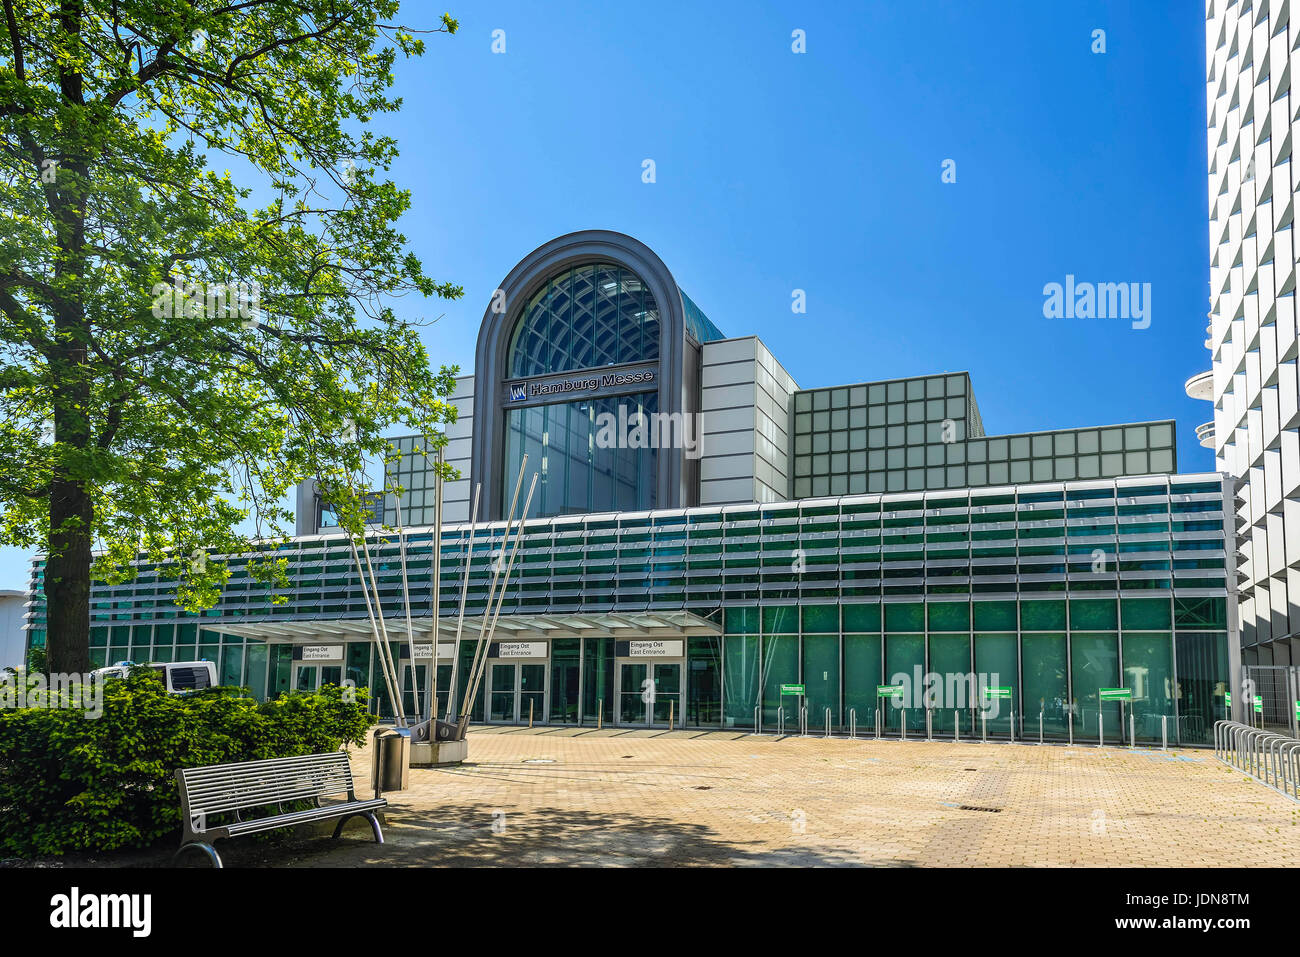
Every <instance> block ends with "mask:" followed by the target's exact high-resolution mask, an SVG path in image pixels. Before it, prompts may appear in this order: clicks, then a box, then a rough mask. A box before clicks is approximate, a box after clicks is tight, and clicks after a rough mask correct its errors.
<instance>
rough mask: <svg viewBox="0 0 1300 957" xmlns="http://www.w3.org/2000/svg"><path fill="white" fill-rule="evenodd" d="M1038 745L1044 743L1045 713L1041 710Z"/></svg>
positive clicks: (1039, 714)
mask: <svg viewBox="0 0 1300 957" xmlns="http://www.w3.org/2000/svg"><path fill="white" fill-rule="evenodd" d="M1038 743H1039V744H1042V743H1043V712H1042V710H1041V709H1040V710H1039V712H1038Z"/></svg>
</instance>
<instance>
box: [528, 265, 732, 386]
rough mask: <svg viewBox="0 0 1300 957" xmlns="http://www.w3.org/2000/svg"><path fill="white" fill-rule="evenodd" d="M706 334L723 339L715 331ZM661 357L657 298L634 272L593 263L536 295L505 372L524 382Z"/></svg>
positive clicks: (558, 278)
mask: <svg viewBox="0 0 1300 957" xmlns="http://www.w3.org/2000/svg"><path fill="white" fill-rule="evenodd" d="M696 311H697V312H698V310H696ZM700 315H701V316H702V315H703V314H702V313H701V314H700ZM703 321H704V322H705V323H706V324H707V323H708V320H707V319H704V320H703ZM708 328H709V329H712V326H711V325H709V326H708ZM706 335H710V336H712V338H721V334H720V333H717V330H716V329H712V332H711V333H707V332H706ZM697 338H698V337H697ZM701 341H705V340H701ZM657 358H659V306H658V303H657V302H655V298H654V296H653V295H651V293H650V291H649V290H648V289H646V288H645V284H644V283H643V282H642V281H641V279H640V277H638V276H637V275H636V274H635V273H633V272H631V271H630V270H628V269H624V268H622V267H620V266H616V265H614V264H612V263H593V264H591V265H587V266H577V267H574V268H571V269H566V270H564V271H563V272H561V273H558V274H557V275H555V276H553V277H551V279H550V280H549V281H548V282H547V283H546V285H544V286H543V287H542V288H541V289H539V290H538V291H537V293H535V294H534V295H533V297H532V299H531V300H529V302H528V304H527V305H526V306H525V307H524V310H523V313H522V316H521V318H520V320H519V324H518V325H517V326H516V327H515V332H514V336H513V338H512V339H511V343H510V354H509V357H508V358H507V360H506V367H507V369H509V373H510V375H511V376H514V377H524V376H535V375H546V374H549V373H556V372H573V371H577V370H579V369H595V368H600V367H602V366H608V365H616V364H618V363H624V362H648V361H651V360H654V359H657Z"/></svg>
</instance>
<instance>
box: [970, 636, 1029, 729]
mask: <svg viewBox="0 0 1300 957" xmlns="http://www.w3.org/2000/svg"><path fill="white" fill-rule="evenodd" d="M1019 671H1020V667H1019V661H1018V658H1017V654H1016V636H1015V635H976V636H975V683H976V685H977V687H976V694H977V695H978V696H980V697H982V696H983V695H984V689H985V688H1010V689H1011V698H1010V699H1006V698H993V699H990V700H989V701H987V702H984V703H983V705H984V712H985V715H984V716H985V721H986V722H987V727H988V733H989V737H994V736H997V737H1003V736H1006V735H1009V734H1010V732H1011V712H1012V710H1017V711H1018V710H1019V702H1020V679H1019V676H1018V675H1019ZM980 703H981V702H980V701H979V698H977V699H976V704H977V706H978V705H980ZM977 730H978V729H977ZM1016 737H1017V738H1019V737H1020V735H1019V733H1018V729H1017V734H1016Z"/></svg>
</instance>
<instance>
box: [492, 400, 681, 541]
mask: <svg viewBox="0 0 1300 957" xmlns="http://www.w3.org/2000/svg"><path fill="white" fill-rule="evenodd" d="M620 407H621V408H620ZM658 407H659V394H658V393H657V392H641V393H637V394H635V395H624V396H611V397H609V398H601V399H578V400H575V401H573V402H557V403H555V404H554V405H541V406H533V407H531V408H525V409H510V410H508V411H507V412H506V467H505V471H504V473H503V476H502V478H503V481H504V483H505V484H504V491H505V496H506V501H509V499H510V497H511V495H513V492H514V483H515V479H516V478H517V476H518V474H519V462H520V459H521V457H522V456H523V455H524V454H527V455H528V469H527V475H526V476H525V478H528V476H531V474H532V473H533V472H536V473H537V491H536V492H535V493H534V497H533V505H532V507H531V508H530V510H529V515H530V517H533V518H542V517H545V516H548V515H575V514H583V513H588V512H609V511H644V510H647V509H651V508H654V507H655V503H656V498H655V492H656V482H655V478H656V469H655V462H656V457H657V454H658V450H657V449H655V448H652V447H644V446H641V447H633V443H636V444H637V445H640V443H641V442H642V441H644V442H646V443H648V442H649V441H650V440H651V435H652V430H651V429H650V417H651V416H652V415H654V413H655V412H657V411H658ZM638 421H640V422H641V423H643V427H642V429H641V430H640V438H638V428H637V422H638ZM621 423H626V425H627V428H626V431H624V430H623V428H622V427H621V425H620V424H621ZM602 428H604V429H606V432H605V434H604V439H602V437H601V436H602ZM610 436H613V437H614V438H615V439H616V441H614V442H613V443H610V442H609V441H607V439H608V438H609V437H610ZM620 445H621V446H622V447H620Z"/></svg>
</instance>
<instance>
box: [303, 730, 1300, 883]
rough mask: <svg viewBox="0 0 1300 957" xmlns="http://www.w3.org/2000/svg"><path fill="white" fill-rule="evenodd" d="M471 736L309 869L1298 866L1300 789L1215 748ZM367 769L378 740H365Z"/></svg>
mask: <svg viewBox="0 0 1300 957" xmlns="http://www.w3.org/2000/svg"><path fill="white" fill-rule="evenodd" d="M508 731H509V732H510V733H506V732H503V731H502V730H501V729H497V728H492V729H486V730H483V731H478V730H476V731H474V732H472V733H471V734H470V737H469V760H468V761H467V762H466V763H465V764H463V765H461V766H458V767H453V768H442V769H428V770H421V769H412V771H411V775H410V787H409V788H408V789H407V790H405V791H402V792H398V793H392V794H388V795H386V796H387V797H388V798H389V800H390V807H389V809H388V813H387V818H386V819H387V824H386V828H385V836H386V838H387V841H388V843H386V844H385V845H383V846H377V845H372V844H367V843H365V842H363V841H360V840H358V841H347V842H343V844H341V845H330V844H328V843H327V842H314V843H312V842H306V843H303V844H302V845H296V847H297V849H298V851H300V854H301V856H300V857H298V858H297V859H295V860H293V861H290V862H288V863H297V864H302V865H306V866H314V865H317V866H350V865H359V864H371V865H383V864H390V865H406V866H421V865H433V866H439V865H447V866H467V865H469V866H473V865H484V866H502V865H517V866H554V867H577V866H613V867H619V866H682V865H717V866H737V865H741V866H743V865H764V866H787V865H788V866H843V865H875V866H898V867H901V866H907V867H915V866H934V867H970V866H981V865H984V866H1013V867H1018V866H1048V867H1092V866H1133V867H1140V866H1170V867H1180V866H1234V867H1239V866H1273V867H1295V866H1300V826H1297V823H1296V822H1297V820H1300V804H1297V803H1296V802H1293V801H1291V800H1289V799H1287V798H1286V797H1284V796H1282V795H1280V794H1278V793H1277V792H1275V791H1272V790H1271V789H1269V788H1266V787H1264V786H1263V785H1261V784H1259V783H1257V782H1254V781H1251V780H1249V779H1246V778H1245V776H1244V775H1242V774H1241V773H1239V772H1237V771H1234V770H1230V769H1228V768H1226V767H1224V766H1223V765H1221V764H1219V763H1218V762H1217V761H1215V759H1214V756H1213V754H1211V753H1209V752H1206V751H1199V750H1181V751H1180V750H1171V751H1169V752H1159V751H1151V750H1131V751H1130V750H1125V749H1119V748H1095V747H1093V748H1086V747H1073V748H1067V747H1055V746H1045V747H1039V746H1035V745H1011V744H977V743H974V742H970V743H953V742H944V743H940V742H924V741H917V742H911V741H909V742H898V741H872V740H857V741H849V740H844V739H826V738H818V737H787V738H783V739H776V738H773V737H770V736H755V735H748V734H740V735H738V734H737V733H736V732H708V733H701V732H698V731H673V732H665V731H652V730H642V729H637V730H631V731H628V730H625V729H609V728H606V729H602V730H600V731H596V730H595V729H587V730H586V731H577V730H574V729H567V730H566V732H565V733H555V729H535V730H531V731H530V730H529V729H508ZM353 761H354V766H355V768H356V771H357V775H358V780H359V781H368V780H369V773H370V772H369V767H370V765H369V754H368V752H366V751H358V752H356V753H354V755H353Z"/></svg>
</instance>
